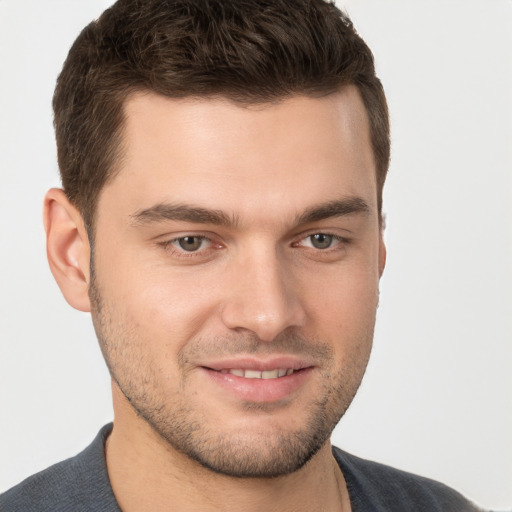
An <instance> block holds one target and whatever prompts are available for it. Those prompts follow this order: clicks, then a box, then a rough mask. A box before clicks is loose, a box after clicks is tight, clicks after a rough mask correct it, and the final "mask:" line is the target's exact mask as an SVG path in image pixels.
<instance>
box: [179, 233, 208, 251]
mask: <svg viewBox="0 0 512 512" xmlns="http://www.w3.org/2000/svg"><path fill="white" fill-rule="evenodd" d="M207 241H208V240H207V239H206V238H205V237H204V236H183V237H181V238H176V239H175V240H173V241H172V244H173V245H174V246H178V247H179V248H180V249H183V250H184V251H187V252H195V251H198V250H199V249H201V248H204V245H206V243H207Z"/></svg>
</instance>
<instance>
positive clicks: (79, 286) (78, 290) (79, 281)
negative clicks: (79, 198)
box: [43, 188, 91, 311]
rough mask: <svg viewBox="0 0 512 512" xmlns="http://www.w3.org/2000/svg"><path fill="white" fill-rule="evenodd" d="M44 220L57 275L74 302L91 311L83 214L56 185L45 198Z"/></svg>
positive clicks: (88, 260) (54, 271)
mask: <svg viewBox="0 0 512 512" xmlns="http://www.w3.org/2000/svg"><path fill="white" fill-rule="evenodd" d="M43 220H44V228H45V231H46V253H47V256H48V263H49V264H50V269H51V271H52V274H53V277H54V278H55V280H56V281H57V284H58V285H59V288H60V290H61V292H62V294H63V295H64V298H65V299H66V301H67V302H68V303H69V304H70V305H71V306H73V307H74V308H75V309H78V310H80V311H90V308H91V306H90V302H89V279H90V275H89V265H90V246H89V238H88V236H87V230H86V229H85V225H84V222H83V219H82V216H81V215H80V213H79V212H78V210H77V209H76V208H75V207H74V206H73V205H72V204H71V203H70V202H69V200H68V198H67V197H66V194H65V193H64V191H63V190H61V189H57V188H52V189H50V190H49V191H48V193H47V194H46V196H45V199H44V209H43Z"/></svg>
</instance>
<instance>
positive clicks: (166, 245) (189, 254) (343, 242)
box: [158, 231, 351, 258]
mask: <svg viewBox="0 0 512 512" xmlns="http://www.w3.org/2000/svg"><path fill="white" fill-rule="evenodd" d="M315 235H324V236H328V237H332V240H333V242H335V243H334V246H330V247H326V248H325V249H319V248H316V247H305V248H306V249H309V250H313V251H315V252H317V253H318V254H326V255H327V254H330V253H333V252H336V251H340V250H342V249H343V248H344V247H346V246H347V245H348V244H350V243H351V239H350V238H346V237H342V236H340V235H336V234H334V233H329V232H327V231H315V232H313V233H309V234H306V235H305V236H301V238H300V239H299V240H297V241H295V242H293V243H292V244H291V246H292V247H300V246H301V245H300V244H301V243H303V242H304V241H305V240H307V239H311V238H312V237H313V236H315ZM185 238H195V239H199V240H200V242H201V243H202V242H204V241H207V242H209V247H206V248H205V249H203V250H201V247H199V249H198V250H195V251H187V250H185V249H183V248H181V249H180V248H178V247H175V244H177V243H179V242H180V240H184V239H185ZM158 245H160V246H161V247H163V249H164V250H166V251H168V252H170V253H171V254H172V255H173V256H175V257H177V258H197V257H199V256H202V257H204V256H205V255H206V253H208V254H209V253H210V251H211V250H214V249H215V248H216V249H221V248H222V247H223V246H222V244H220V243H217V244H215V242H213V240H212V239H211V238H210V237H208V236H205V235H192V234H187V235H183V236H179V237H176V238H173V239H172V240H165V241H163V242H158ZM215 245H216V246H217V247H214V246H215Z"/></svg>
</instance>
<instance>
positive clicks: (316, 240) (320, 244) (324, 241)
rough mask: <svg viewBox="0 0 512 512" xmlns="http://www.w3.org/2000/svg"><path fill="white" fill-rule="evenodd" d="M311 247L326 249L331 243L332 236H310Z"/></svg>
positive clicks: (321, 234) (318, 234)
mask: <svg viewBox="0 0 512 512" xmlns="http://www.w3.org/2000/svg"><path fill="white" fill-rule="evenodd" d="M312 241H313V245H314V246H315V247H316V248H317V249H327V248H328V247H330V245H331V243H332V235H326V234H324V233H317V234H316V235H313V236H312Z"/></svg>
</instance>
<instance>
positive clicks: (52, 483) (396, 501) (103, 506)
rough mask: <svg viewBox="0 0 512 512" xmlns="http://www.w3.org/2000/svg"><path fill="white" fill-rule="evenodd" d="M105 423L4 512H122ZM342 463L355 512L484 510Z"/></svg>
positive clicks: (422, 483)
mask: <svg viewBox="0 0 512 512" xmlns="http://www.w3.org/2000/svg"><path fill="white" fill-rule="evenodd" d="M111 430H112V424H109V425H106V426H105V427H103V428H102V429H101V430H100V432H99V433H98V435H97V436H96V438H95V439H94V441H93V442H92V444H91V445H89V446H88V447H87V448H86V449H85V450H84V451H83V452H81V453H79V454H78V455H76V456H75V457H72V458H70V459H67V460H65V461H63V462H59V463H58V464H55V465H54V466H51V467H49V468H48V469H45V470H44V471H41V472H40V473H37V474H35V475H33V476H31V477H29V478H27V479H26V480H24V481H23V482H21V483H20V484H18V485H17V486H15V487H13V488H12V489H10V490H8V491H7V492H5V493H4V494H2V495H0V512H89V511H94V512H120V510H121V509H120V508H119V505H118V504H117V502H116V499H115V497H114V493H113V491H112V487H111V486H110V481H109V479H108V473H107V466H106V463H105V440H106V439H107V437H108V435H109V434H110V432H111ZM333 454H334V457H335V458H336V461H337V462H338V464H339V465H340V468H341V470H342V471H343V475H344V476H345V480H346V482H347V488H348V491H349V494H350V501H351V505H352V511H353V512H380V511H383V512H384V511H386V512H395V511H396V512H411V511H413V512H422V511H425V512H438V511H439V512H440V511H443V512H475V511H477V510H480V509H478V508H477V507H476V506H475V505H473V504H472V503H470V502H469V501H467V500H466V499H465V498H464V497H463V496H461V495H460V494H459V493H458V492H456V491H454V490H453V489H450V488H449V487H447V486H445V485H443V484H441V483H439V482H435V481H433V480H429V479H427V478H423V477H420V476H416V475H412V474H410V473H406V472H403V471H399V470H397V469H393V468H390V467H388V466H384V465H382V464H377V463H375V462H370V461H367V460H363V459H360V458H358V457H355V456H353V455H350V454H348V453H346V452H344V451H342V450H340V449H339V448H333Z"/></svg>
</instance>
